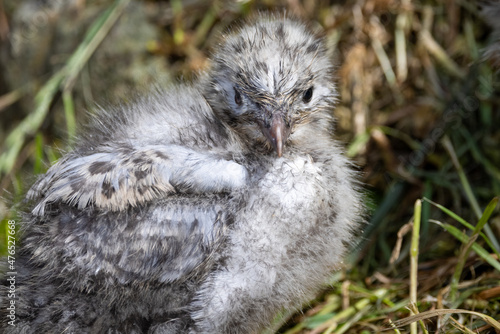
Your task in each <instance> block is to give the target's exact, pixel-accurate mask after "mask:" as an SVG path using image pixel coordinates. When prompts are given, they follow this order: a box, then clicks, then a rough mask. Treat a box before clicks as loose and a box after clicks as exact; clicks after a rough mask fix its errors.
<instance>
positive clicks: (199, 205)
mask: <svg viewBox="0 0 500 334" xmlns="http://www.w3.org/2000/svg"><path fill="white" fill-rule="evenodd" d="M212 60H213V61H212V64H211V67H210V69H209V70H208V71H207V73H204V74H202V75H201V76H200V78H199V79H198V80H197V82H195V83H194V84H193V85H187V84H179V85H177V86H172V87H168V88H163V89H159V88H156V89H155V90H153V91H152V92H151V93H150V94H147V95H145V96H143V97H138V98H136V99H135V100H134V99H131V100H133V102H131V103H129V104H123V105H121V106H115V107H106V108H101V109H100V110H98V111H97V112H96V113H95V115H94V116H93V117H92V118H91V120H90V122H89V125H88V126H86V127H85V128H83V130H82V134H81V135H80V137H79V138H78V140H77V141H76V142H77V145H76V147H75V148H74V150H73V151H71V152H69V153H67V154H66V155H64V156H63V158H62V159H61V160H60V161H59V162H57V163H56V164H55V165H54V166H52V167H51V168H50V169H49V171H48V172H47V173H46V174H45V175H43V176H41V177H40V179H39V180H38V181H37V183H35V185H34V186H33V187H32V188H31V190H30V192H29V193H28V198H29V199H30V201H29V202H30V206H29V208H28V209H27V213H26V214H25V216H24V218H23V222H22V224H21V225H22V226H21V229H22V231H23V234H22V240H23V245H22V247H21V248H20V250H19V252H18V254H19V260H18V263H17V264H18V272H19V273H18V277H17V281H16V284H17V285H16V289H17V292H18V296H19V297H18V300H17V304H16V307H17V308H16V312H17V316H18V320H17V326H16V327H10V326H8V325H7V324H6V323H5V321H6V319H7V318H6V315H5V314H4V313H3V312H5V310H6V307H5V303H6V302H7V301H6V300H5V297H4V296H5V295H6V293H5V291H0V292H2V294H0V304H1V308H0V328H1V329H2V330H4V332H6V333H62V332H64V333H115V334H118V333H123V334H125V333H127V334H129V333H137V334H139V333H156V334H177V333H178V334H250V333H252V334H254V333H259V332H261V331H262V330H263V329H265V328H267V327H269V326H270V325H271V323H272V321H273V319H274V317H275V315H276V314H277V313H278V312H280V311H281V310H283V309H285V308H286V309H291V310H293V309H296V308H299V307H300V306H301V305H303V303H304V302H306V301H307V300H309V299H310V298H312V297H313V296H314V295H315V294H316V293H317V292H318V291H319V290H320V289H321V287H322V285H323V284H324V283H325V282H326V281H327V280H328V278H329V277H330V273H331V272H332V270H336V269H338V268H339V267H341V262H342V257H343V256H344V254H345V252H346V251H347V250H348V248H349V247H350V244H351V241H352V238H353V235H354V232H355V231H356V230H357V229H358V228H359V227H358V226H359V220H360V219H361V217H362V215H363V205H362V202H361V198H360V191H359V185H358V184H357V182H356V176H355V173H354V172H353V171H352V168H351V166H350V163H349V161H348V159H346V158H345V157H344V155H343V152H342V149H341V148H340V146H339V144H338V143H337V142H336V141H335V140H334V139H333V137H332V133H333V131H334V118H333V117H332V110H333V108H334V106H335V103H336V99H337V91H336V87H335V84H334V75H333V66H332V61H331V59H330V53H329V51H328V49H327V47H326V46H325V44H324V41H323V40H322V39H321V38H320V37H318V34H317V32H315V31H313V30H311V29H309V28H308V27H307V26H306V25H304V24H302V23H300V22H298V21H295V20H293V19H290V18H287V17H286V16H283V15H261V16H260V17H259V18H258V19H257V20H256V21H255V22H252V23H249V24H246V25H243V26H241V27H240V28H235V29H234V30H233V31H232V32H229V33H228V34H226V35H225V36H223V38H222V39H221V42H220V45H219V46H218V48H216V50H215V51H214V54H213V56H212ZM0 288H1V289H3V290H5V289H7V283H4V284H3V286H1V287H0ZM2 298H4V299H3V300H2Z"/></svg>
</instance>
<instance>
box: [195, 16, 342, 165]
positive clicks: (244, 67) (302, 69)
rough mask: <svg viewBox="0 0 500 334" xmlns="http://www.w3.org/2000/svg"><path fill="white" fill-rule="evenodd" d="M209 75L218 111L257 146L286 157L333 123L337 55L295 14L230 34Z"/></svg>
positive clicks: (207, 92)
mask: <svg viewBox="0 0 500 334" xmlns="http://www.w3.org/2000/svg"><path fill="white" fill-rule="evenodd" d="M207 77H208V80H209V83H208V84H207V85H206V88H205V95H206V97H207V99H208V101H209V103H210V104H211V106H212V108H213V109H214V112H215V113H216V114H217V115H218V117H219V118H220V119H221V120H222V121H223V122H225V123H226V124H228V126H229V127H231V128H233V129H234V130H235V132H236V133H237V134H238V135H240V136H241V137H242V138H243V139H244V140H245V141H246V142H247V143H249V144H250V145H251V146H252V147H257V148H260V147H262V148H264V149H265V150H267V151H268V152H272V151H274V152H275V153H276V154H277V155H278V156H280V157H281V156H282V155H283V154H284V152H286V147H287V146H289V145H293V144H297V143H300V142H303V141H304V140H306V141H313V140H314V137H315V134H316V135H320V133H319V132H321V131H322V130H324V128H326V127H328V125H329V124H330V123H331V122H330V121H329V120H330V118H331V111H332V108H333V106H334V104H335V101H336V89H335V85H334V82H333V66H332V62H331V57H330V55H329V52H328V50H327V48H326V46H325V43H324V41H323V40H322V39H321V38H319V37H318V36H317V34H315V33H313V32H312V31H311V30H309V29H308V28H306V26H305V25H303V24H302V23H299V22H297V21H294V20H292V19H289V18H286V17H276V16H264V17H261V18H260V19H259V20H257V21H256V22H254V23H253V24H250V25H246V26H244V27H243V28H241V29H238V30H236V31H234V32H233V33H230V34H228V35H226V36H224V37H223V39H222V40H221V43H220V45H219V47H218V49H217V50H216V51H215V52H214V55H213V57H212V67H211V69H210V71H209V73H208V76H207ZM305 132H308V134H307V136H306V135H305Z"/></svg>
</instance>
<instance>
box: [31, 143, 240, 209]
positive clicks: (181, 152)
mask: <svg viewBox="0 0 500 334" xmlns="http://www.w3.org/2000/svg"><path fill="white" fill-rule="evenodd" d="M106 149H107V151H103V152H99V153H94V154H91V155H89V156H81V157H73V156H69V157H67V158H65V159H63V160H61V161H59V162H58V163H57V164H55V165H54V166H53V167H51V168H50V169H49V171H48V172H47V174H46V175H45V176H44V177H43V178H42V179H40V180H39V181H38V182H37V183H36V184H35V185H34V186H33V187H32V189H31V190H30V191H29V193H28V197H29V198H32V199H35V198H37V197H40V198H42V200H41V201H39V202H38V204H37V205H36V207H35V208H34V209H33V214H35V215H43V214H44V210H45V206H46V205H47V204H48V203H52V202H56V201H61V202H64V203H67V204H70V205H74V206H77V207H78V208H79V209H84V208H86V207H87V206H95V207H98V208H102V209H104V210H113V211H116V210H124V209H126V208H127V207H129V206H132V207H135V206H137V205H139V204H144V203H146V202H150V201H152V200H154V199H158V198H165V197H166V196H168V195H170V194H172V193H175V192H177V191H183V192H189V191H193V192H200V193H201V192H215V193H217V192H223V191H225V190H229V189H232V188H238V187H241V186H243V185H244V184H245V181H246V178H247V172H246V170H245V169H244V167H242V166H241V165H239V164H236V163H234V162H231V161H226V160H222V159H218V158H216V157H210V156H209V155H207V154H203V153H198V152H196V151H193V150H191V149H187V148H185V147H182V146H178V145H163V146H160V145H149V146H144V147H140V148H137V149H132V148H130V149H127V150H122V151H123V152H120V148H116V149H113V148H109V149H108V148H106ZM207 174H209V175H210V178H207V177H206V175H207Z"/></svg>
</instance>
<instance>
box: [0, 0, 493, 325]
mask: <svg viewBox="0 0 500 334" xmlns="http://www.w3.org/2000/svg"><path fill="white" fill-rule="evenodd" d="M119 3H120V2H117V4H118V5H119ZM145 6H146V8H147V12H148V13H150V14H149V17H150V19H151V20H152V21H153V22H154V24H155V25H156V26H157V27H158V28H159V29H161V31H162V33H161V35H159V37H158V38H157V39H155V40H148V41H144V43H145V44H146V45H147V49H148V55H147V56H148V57H160V58H162V59H164V60H165V61H166V62H167V64H168V69H169V72H170V74H171V75H172V76H173V77H181V76H182V77H187V78H189V77H191V76H192V73H193V72H195V71H198V70H203V68H204V67H205V66H206V65H207V61H206V59H207V54H208V53H209V50H210V46H211V45H213V44H214V43H215V42H216V36H218V35H219V34H220V32H221V31H223V30H224V29H226V28H227V27H228V26H230V25H231V24H233V23H234V22H235V21H236V20H239V19H242V18H247V17H251V16H252V15H255V14H256V13H258V11H259V10H282V9H283V8H285V9H286V10H287V11H288V12H289V13H293V14H294V15H296V16H298V17H300V18H303V19H304V20H307V21H310V20H314V21H316V22H319V24H321V26H323V28H324V29H325V33H326V38H327V39H328V41H329V43H330V44H331V45H332V47H333V48H334V50H335V57H336V59H337V62H338V82H339V90H340V93H341V102H340V104H339V106H338V108H337V110H336V116H337V118H338V125H337V133H336V135H337V137H338V138H339V139H340V140H342V141H344V142H346V143H348V144H346V151H347V153H348V155H349V156H351V157H352V158H353V159H354V160H355V161H356V162H357V164H358V165H359V166H360V170H361V171H362V175H363V181H364V182H365V184H366V189H367V194H366V197H367V202H368V203H371V204H370V207H371V213H370V223H369V224H368V225H367V226H366V228H365V230H364V233H363V235H362V236H360V240H361V241H360V243H359V244H358V245H357V246H356V247H355V250H354V252H353V253H352V254H351V256H350V257H349V259H348V261H347V263H346V268H345V269H344V270H343V271H341V272H340V273H337V274H336V276H335V280H333V283H332V285H331V287H330V288H329V289H327V290H326V291H325V293H324V294H323V295H322V296H319V297H318V299H317V300H315V301H313V302H311V304H310V305H305V307H304V310H303V312H301V313H297V314H295V315H292V316H291V317H290V318H289V319H288V321H286V323H285V324H284V325H283V327H282V328H281V330H280V332H282V333H287V334H292V333H377V332H381V331H384V330H385V331H386V332H389V333H392V332H394V333H399V332H401V333H403V332H408V331H410V332H412V333H417V332H419V333H436V332H439V333H494V332H497V333H498V332H500V326H499V324H498V322H496V321H494V320H493V319H499V317H500V316H499V314H500V289H499V285H500V284H499V283H500V265H499V254H498V249H499V246H498V243H499V242H498V239H499V234H500V233H499V230H500V227H499V226H500V216H499V213H498V209H495V206H496V202H497V199H496V198H495V196H498V195H499V194H500V168H499V167H498V166H500V150H499V149H498V148H499V143H500V126H498V124H500V113H499V98H498V96H499V95H498V93H497V92H498V80H497V79H498V75H497V73H496V72H495V68H492V65H491V64H490V63H489V62H487V61H484V60H483V59H482V50H483V48H484V47H485V46H486V44H487V43H488V41H489V39H491V37H490V31H489V28H488V27H487V26H486V24H485V23H484V22H483V19H482V17H481V15H480V11H479V8H478V6H477V5H476V4H475V3H474V2H469V1H465V0H460V1H459V0H428V1H421V2H416V1H411V0H401V1H399V0H398V1H397V0H345V1H335V3H333V4H330V3H329V2H328V1H312V0H305V1H302V2H301V1H297V0H289V1H278V0H276V1H273V0H270V1H261V2H259V1H249V2H246V1H241V2H234V1H226V2H222V1H220V2H219V1H216V2H213V3H211V2H202V1H197V0H193V1H185V2H183V1H180V0H174V1H171V2H170V3H167V2H161V1H157V2H152V1H150V2H146V3H145ZM117 8H118V9H115V10H116V11H117V12H116V13H115V14H119V12H118V11H119V6H118V7H117ZM79 10H80V11H82V12H83V11H85V10H87V8H86V7H85V6H83V7H81V8H79ZM80 14H81V13H80ZM4 15H5V13H4V12H3V11H2V10H1V9H0V17H1V16H4ZM111 15H113V13H111ZM124 15H126V14H124ZM101 17H102V18H103V20H104V21H98V20H97V19H96V20H95V22H98V23H95V24H96V25H95V27H96V28H95V29H96V30H95V31H94V30H91V29H89V31H88V34H87V38H86V39H83V42H82V44H81V45H82V46H81V47H82V48H83V49H77V50H76V51H75V52H74V54H73V58H69V59H68V60H67V62H66V63H65V64H66V67H65V68H66V70H65V71H66V72H64V73H62V74H61V71H59V72H57V71H55V70H53V71H52V72H51V73H54V74H53V75H52V79H47V77H45V78H42V79H41V80H42V83H41V84H39V83H38V87H39V88H38V89H35V90H36V91H38V92H42V93H39V95H36V96H37V98H38V100H34V102H33V104H34V106H35V108H33V109H32V110H33V111H28V113H27V114H26V113H25V114H23V113H20V115H14V116H13V113H12V112H2V110H3V111H5V110H9V108H10V109H16V108H19V101H20V99H22V98H28V97H29V92H30V91H31V90H30V89H32V88H29V87H31V85H34V86H37V84H35V83H36V82H35V83H33V82H31V83H28V82H27V83H26V86H23V87H10V90H6V91H5V92H4V95H1V96H0V108H1V109H0V119H1V122H3V124H7V123H6V122H9V123H10V124H11V126H10V127H4V128H7V130H6V131H5V133H0V138H3V140H4V145H3V147H2V151H1V152H2V156H1V157H2V158H1V162H0V168H1V171H0V173H1V177H2V180H1V182H0V185H1V186H0V188H2V189H3V188H5V189H7V191H8V192H10V193H11V194H13V195H14V197H16V196H20V194H21V193H22V192H23V191H24V189H25V187H26V186H27V184H26V183H25V182H24V181H23V176H24V175H26V173H32V172H33V171H35V172H40V171H43V169H44V165H47V164H48V163H50V161H53V160H54V159H56V158H57V156H58V153H57V149H55V145H57V146H59V147H61V146H64V144H61V142H62V141H63V140H65V138H64V135H61V133H60V132H59V133H57V132H56V131H53V129H54V128H65V129H66V130H67V132H68V133H69V134H71V133H72V132H74V127H75V125H74V124H75V123H74V120H73V119H74V118H76V119H80V118H81V114H82V113H81V110H82V106H83V105H84V104H82V103H80V102H81V99H80V100H79V99H78V95H79V94H80V95H81V94H83V93H81V92H80V91H78V90H77V89H73V83H74V80H75V79H77V78H78V79H79V78H80V77H79V76H82V75H83V74H82V73H81V70H82V66H83V65H84V64H85V63H86V59H85V58H78V56H79V55H80V53H79V52H82V54H84V51H82V50H87V52H90V54H91V53H92V52H93V50H91V49H88V48H87V49H85V46H88V45H89V44H91V45H92V43H96V42H98V41H97V40H95V38H98V37H99V34H104V35H105V34H107V30H105V28H103V26H104V27H105V26H106V22H105V21H106V17H105V16H101ZM99 24H101V25H99ZM4 29H5V27H4V26H2V24H0V37H1V36H4V34H3V31H4ZM96 36H97V37H96ZM85 43H87V44H85ZM94 46H96V47H98V46H97V45H95V44H94ZM79 50H80V51H79ZM90 54H88V56H90ZM75 55H76V56H75ZM71 59H73V60H74V61H73V63H72V62H71ZM78 61H79V62H80V63H78ZM75 62H76V64H75ZM4 66H6V65H5V64H4ZM54 78H55V79H54ZM33 80H34V81H36V80H40V78H33ZM37 82H38V81H37ZM83 86H85V84H84V85H83ZM27 87H28V88H27ZM14 88H18V89H17V90H14ZM44 90H45V91H44ZM47 91H49V92H50V94H48V93H47ZM82 91H85V87H83V89H82ZM58 92H59V93H62V97H63V98H64V102H65V103H64V104H62V103H60V102H58V101H59V99H61V98H60V97H59V95H58ZM26 94H28V95H26ZM79 101H80V102H79ZM16 103H17V104H16ZM79 103H80V104H79ZM73 104H74V106H73ZM64 107H65V108H64ZM39 108H45V109H44V112H43V113H41V116H39V118H37V119H34V118H33V117H34V115H35V114H36V113H37V110H40V109H39ZM39 115H40V114H39ZM64 115H65V116H64ZM34 120H35V121H34ZM47 123H49V124H54V125H53V126H49V127H47V126H44V124H47ZM23 124H29V126H27V125H23ZM16 131H17V132H16ZM8 136H9V137H11V136H12V137H15V138H14V139H12V140H11V141H12V142H10V141H9V139H7V138H9V137H8ZM16 136H17V137H16ZM54 143H56V144H54ZM5 194H7V193H4V196H8V195H5ZM424 198H426V199H428V200H422V199H424ZM492 199H493V200H492ZM415 203H417V204H416V205H415ZM436 203H439V204H436ZM489 203H490V205H488V204H489ZM5 206H6V204H4V207H5ZM414 208H416V210H414ZM0 213H2V208H1V207H0ZM2 215H3V216H4V222H5V219H7V217H10V216H11V215H12V214H11V213H9V211H8V210H4V211H3V213H2ZM0 218H1V217H0ZM417 225H418V228H417ZM406 235H407V236H406ZM410 235H413V237H411V236H410ZM410 264H411V265H410ZM412 314H414V315H413V316H411V315H412ZM287 317H288V315H285V316H284V318H283V319H282V320H286V318H287ZM391 320H392V322H391ZM412 321H418V322H415V325H409V323H410V322H412ZM277 323H281V320H277ZM395 326H399V327H400V329H399V330H398V329H397V328H396V327H395Z"/></svg>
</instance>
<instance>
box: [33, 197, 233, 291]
mask: <svg viewBox="0 0 500 334" xmlns="http://www.w3.org/2000/svg"><path fill="white" fill-rule="evenodd" d="M227 196H228V195H227V194H212V195H208V196H202V197H200V196H198V195H173V196H171V197H169V198H166V199H162V200H158V201H154V202H152V203H151V204H150V205H148V206H144V207H135V208H133V207H129V208H128V209H127V210H123V211H114V212H113V211H110V212H107V213H106V214H102V213H100V212H99V211H97V210H96V209H95V208H91V207H88V208H86V209H84V210H80V209H78V208H76V207H75V206H69V205H65V204H61V205H58V207H57V210H56V211H51V212H50V213H49V212H47V213H46V214H45V215H44V216H36V215H31V219H30V220H29V224H31V225H32V228H30V229H27V231H26V234H25V235H24V241H25V243H24V244H25V245H26V246H25V247H27V248H29V249H30V250H29V252H30V253H32V254H37V256H36V257H33V259H32V261H33V264H34V265H39V267H40V268H43V269H40V275H41V276H44V275H48V276H51V275H59V274H60V275H59V276H60V277H61V278H62V279H63V280H64V281H66V282H68V283H69V284H71V285H74V286H75V287H77V288H81V289H84V288H89V287H87V285H88V284H90V285H93V284H100V285H102V286H109V287H110V288H112V287H113V286H114V285H115V284H119V285H127V284H136V283H144V282H149V283H148V284H155V282H156V283H160V284H162V283H170V282H175V281H179V280H184V279H189V278H190V277H191V275H198V274H199V273H200V272H201V273H203V272H204V270H203V268H205V267H204V266H210V265H212V264H213V255H214V253H215V251H216V249H217V247H218V246H219V245H220V244H221V242H222V240H223V238H224V237H223V234H224V229H225V227H226V226H227V224H228V220H229V216H228V212H230V211H231V210H229V209H228V207H227V205H228V201H227ZM138 286H141V285H138Z"/></svg>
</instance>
